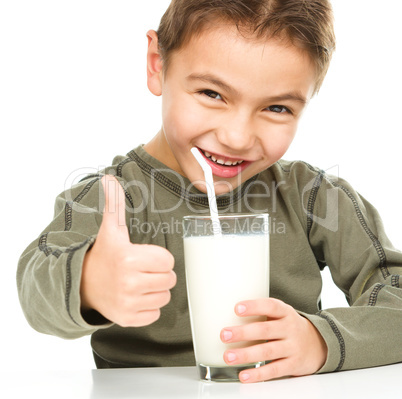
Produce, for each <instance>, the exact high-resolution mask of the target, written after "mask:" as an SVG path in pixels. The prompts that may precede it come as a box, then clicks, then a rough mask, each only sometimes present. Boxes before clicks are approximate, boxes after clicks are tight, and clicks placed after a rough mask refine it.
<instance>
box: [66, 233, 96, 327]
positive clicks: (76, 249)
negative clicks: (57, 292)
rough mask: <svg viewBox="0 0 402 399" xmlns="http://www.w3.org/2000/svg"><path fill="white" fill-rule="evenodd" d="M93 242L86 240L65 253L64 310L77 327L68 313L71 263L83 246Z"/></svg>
mask: <svg viewBox="0 0 402 399" xmlns="http://www.w3.org/2000/svg"><path fill="white" fill-rule="evenodd" d="M91 240H93V238H92V237H89V238H87V239H86V240H85V241H84V242H82V243H81V244H80V245H77V246H75V247H69V248H67V249H66V251H65V252H66V253H68V257H67V264H66V295H65V302H66V309H67V313H68V315H69V316H70V318H71V320H72V321H73V322H74V323H75V324H76V325H77V326H78V325H79V324H78V323H77V322H76V321H75V320H74V318H73V316H72V314H71V311H70V294H71V262H72V259H73V256H74V254H75V253H76V252H77V251H78V250H79V249H81V248H83V247H84V246H85V245H87V244H88V242H90V241H91Z"/></svg>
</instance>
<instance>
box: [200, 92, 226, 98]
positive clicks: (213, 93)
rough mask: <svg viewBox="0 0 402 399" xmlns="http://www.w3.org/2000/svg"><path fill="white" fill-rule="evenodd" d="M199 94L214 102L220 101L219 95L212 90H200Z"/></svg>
mask: <svg viewBox="0 0 402 399" xmlns="http://www.w3.org/2000/svg"><path fill="white" fill-rule="evenodd" d="M200 93H201V94H203V95H205V96H207V97H209V98H212V99H214V100H222V97H221V95H220V94H219V93H217V92H216V91H213V90H201V91H200Z"/></svg>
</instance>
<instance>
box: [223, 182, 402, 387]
mask: <svg viewBox="0 0 402 399" xmlns="http://www.w3.org/2000/svg"><path fill="white" fill-rule="evenodd" d="M316 182H319V183H320V184H319V185H315V186H314V188H313V186H312V189H310V190H308V191H307V192H303V193H302V194H301V197H302V198H303V200H304V201H305V203H306V204H309V205H308V206H307V205H306V207H305V209H307V212H306V217H308V219H309V221H308V223H307V224H306V226H307V234H308V237H309V241H310V245H311V248H312V250H313V251H314V254H315V256H316V259H317V263H318V265H320V266H322V265H328V266H329V267H330V269H331V273H332V276H333V279H334V281H335V283H336V284H337V285H338V287H339V288H340V289H341V290H342V291H343V292H344V293H345V295H346V296H347V298H348V301H349V303H350V304H351V307H350V308H339V309H327V310H325V311H321V312H318V313H317V314H313V315H312V314H304V313H301V312H297V311H296V310H295V309H293V308H292V307H290V306H288V305H286V304H284V303H283V302H281V301H278V300H274V299H264V300H258V301H247V302H244V303H241V304H238V306H237V308H236V311H237V313H238V314H239V315H242V316H249V315H263V316H266V317H267V321H266V322H262V323H255V324H251V325H246V326H242V327H230V328H226V329H224V330H223V331H222V334H221V338H222V340H223V341H224V342H238V341H250V340H257V339H261V340H268V342H265V343H263V344H259V345H255V346H252V347H249V348H245V349H238V350H231V351H228V352H226V353H225V360H226V362H227V363H228V364H241V363H247V362H254V361H262V360H269V361H272V362H271V363H269V364H267V365H266V366H263V367H261V368H259V369H254V370H246V371H244V372H242V373H241V374H240V379H241V380H242V381H243V382H255V381H261V380H267V379H272V378H278V377H282V376H285V375H295V376H296V375H305V374H311V373H315V372H328V371H338V370H347V369H354V368H363V367H372V366H377V365H384V364H391V363H395V362H400V361H402V341H401V340H402V335H401V331H402V290H401V288H400V285H399V279H400V277H399V276H400V274H401V270H402V254H401V252H399V251H397V250H395V249H394V248H393V247H392V244H391V243H390V242H389V240H388V239H387V237H386V236H385V234H384V230H383V227H382V223H381V220H380V218H379V216H378V214H377V212H376V211H375V209H374V208H373V207H372V206H371V205H370V204H368V203H367V202H366V201H365V200H364V199H362V198H361V197H360V196H359V195H358V194H357V193H356V192H355V191H354V190H353V189H352V188H351V187H350V186H349V185H348V184H347V183H346V182H344V181H339V182H335V181H332V180H331V179H329V178H327V177H325V176H324V175H321V176H320V175H319V174H317V179H316ZM303 194H306V195H305V196H304V197H303ZM307 215H308V216H307ZM318 265H317V267H318ZM239 305H240V309H242V310H243V312H239ZM240 313H241V314H240Z"/></svg>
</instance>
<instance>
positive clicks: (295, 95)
mask: <svg viewBox="0 0 402 399" xmlns="http://www.w3.org/2000/svg"><path fill="white" fill-rule="evenodd" d="M186 79H187V80H190V81H193V80H200V81H202V82H206V83H212V84H213V85H215V86H218V87H220V88H221V89H223V90H224V91H226V92H228V93H232V94H234V95H239V92H238V91H237V90H236V89H234V88H233V87H231V86H230V85H228V84H227V83H225V82H223V81H222V80H221V79H219V78H218V77H216V76H214V75H211V74H208V73H207V74H191V75H189V76H187V78H186ZM286 100H288V101H296V102H298V103H300V104H302V105H306V104H307V99H306V98H305V97H304V96H303V95H302V94H301V93H299V92H297V91H293V92H289V93H285V94H280V95H277V96H272V97H266V98H264V101H267V102H281V101H286Z"/></svg>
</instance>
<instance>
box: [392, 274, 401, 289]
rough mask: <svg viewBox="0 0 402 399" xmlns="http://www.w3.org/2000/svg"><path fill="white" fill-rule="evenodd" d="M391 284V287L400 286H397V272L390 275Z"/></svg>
mask: <svg viewBox="0 0 402 399" xmlns="http://www.w3.org/2000/svg"><path fill="white" fill-rule="evenodd" d="M391 285H392V286H393V287H397V288H400V286H399V275H398V274H393V275H392V277H391Z"/></svg>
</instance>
